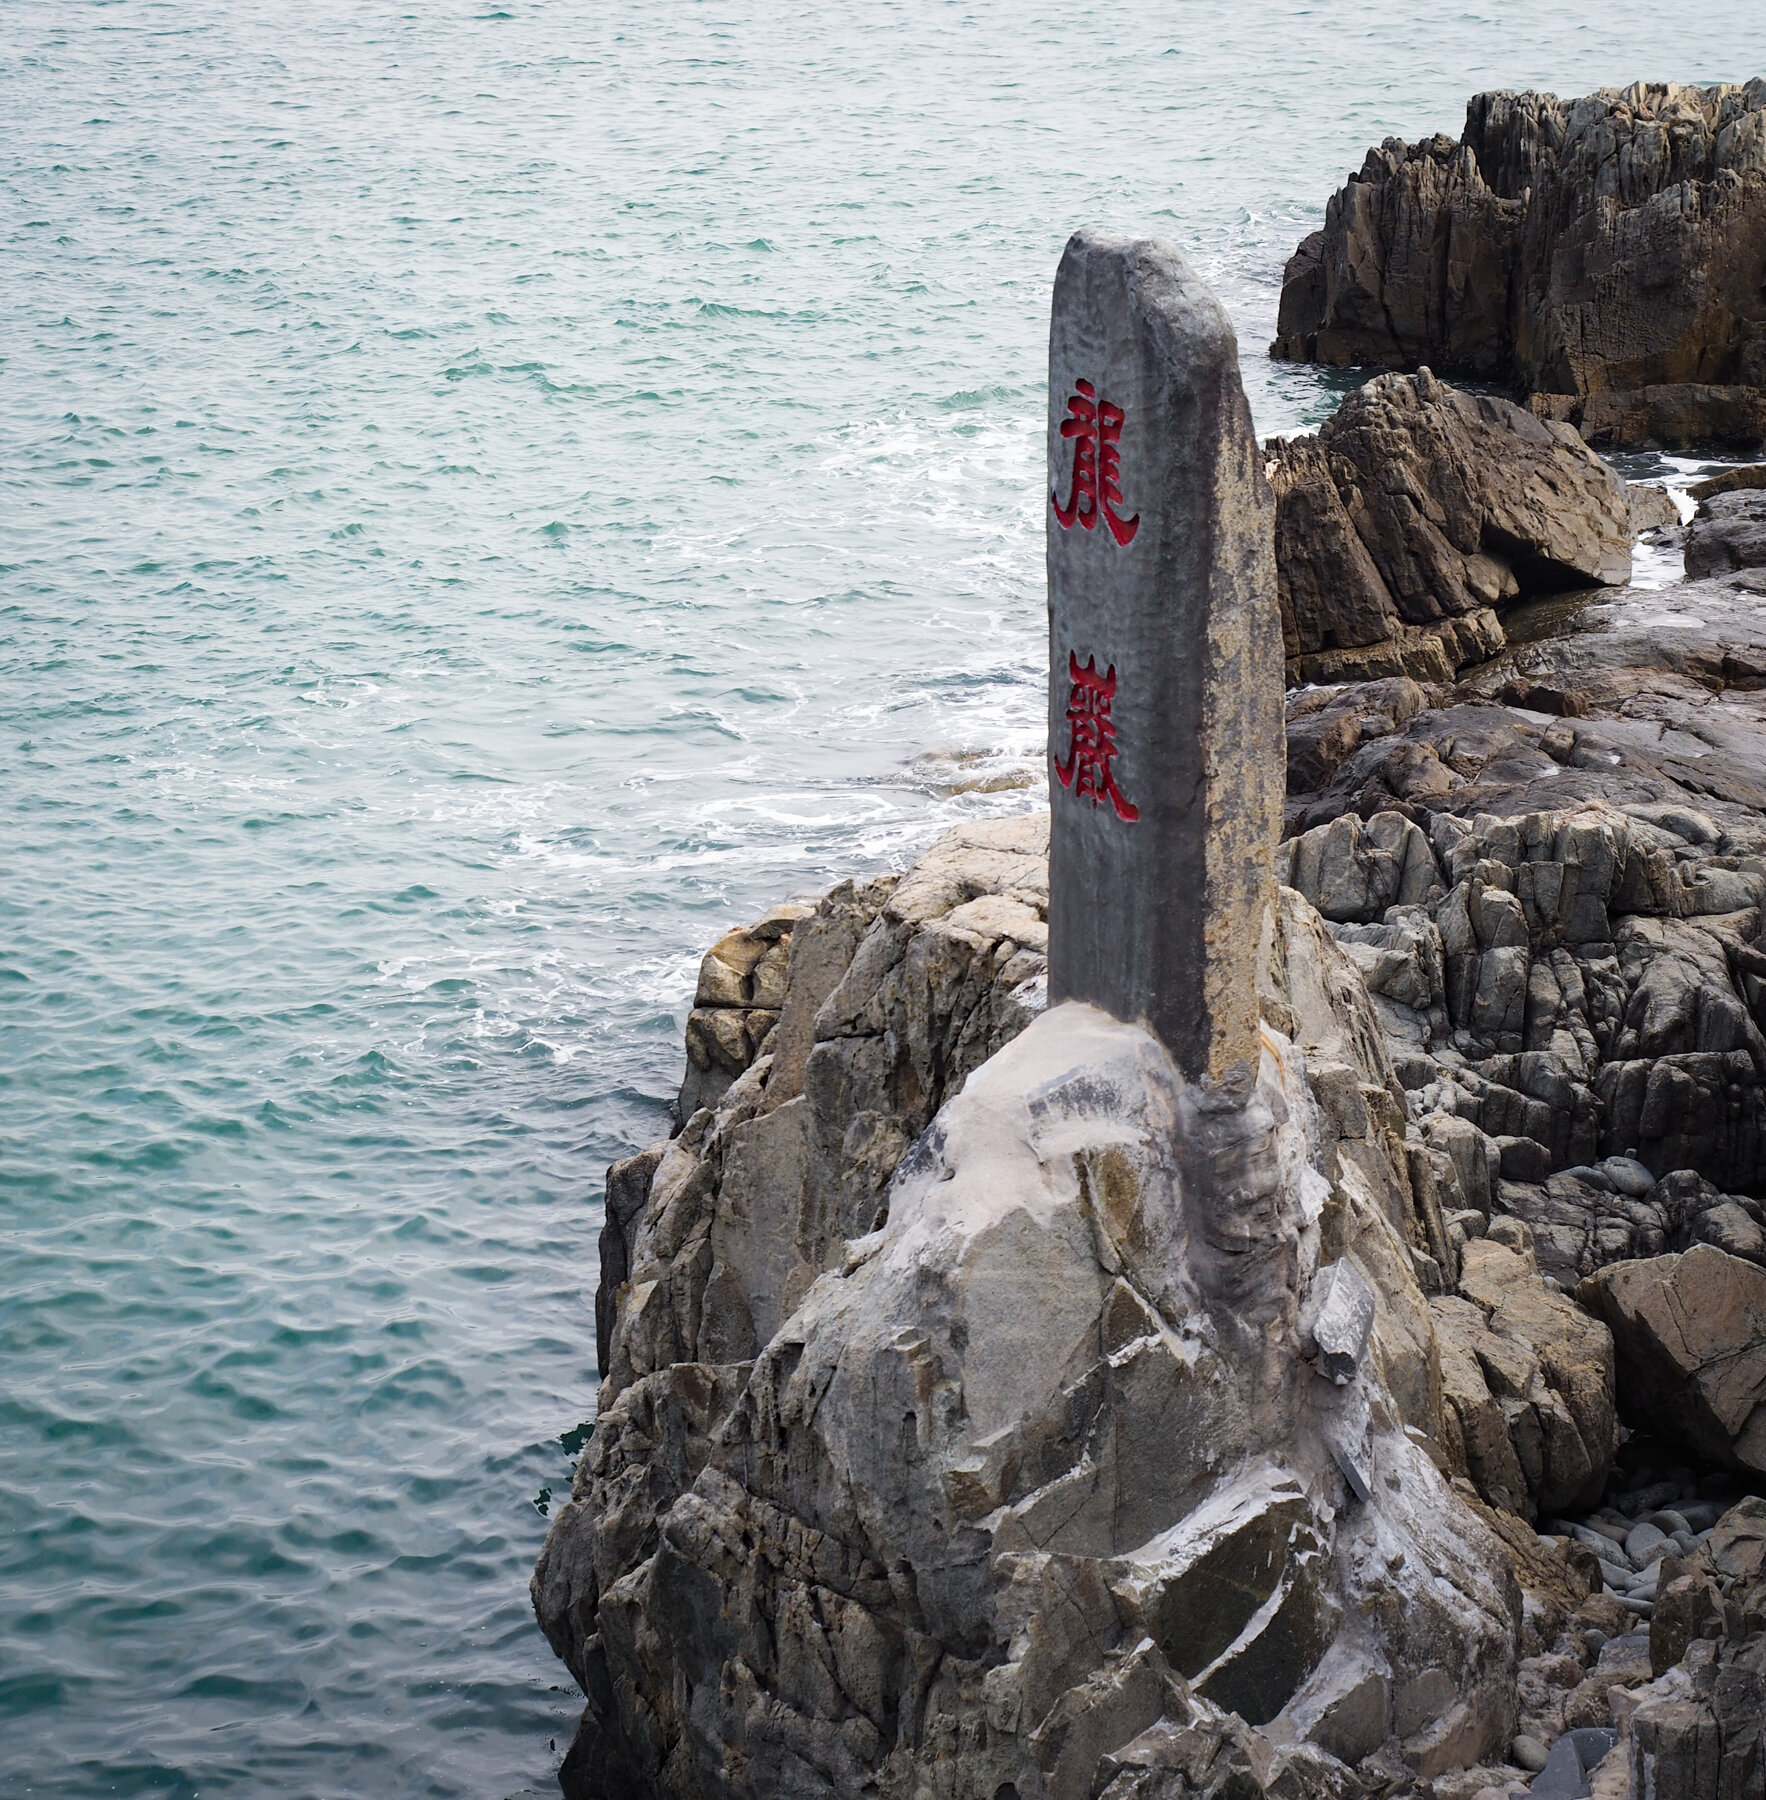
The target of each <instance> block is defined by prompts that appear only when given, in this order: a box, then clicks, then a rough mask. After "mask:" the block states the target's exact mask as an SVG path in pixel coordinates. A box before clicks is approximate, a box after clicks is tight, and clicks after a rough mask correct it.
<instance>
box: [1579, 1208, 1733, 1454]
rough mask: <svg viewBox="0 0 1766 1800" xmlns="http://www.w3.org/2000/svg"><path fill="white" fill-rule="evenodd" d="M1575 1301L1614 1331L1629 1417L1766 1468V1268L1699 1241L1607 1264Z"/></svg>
mask: <svg viewBox="0 0 1766 1800" xmlns="http://www.w3.org/2000/svg"><path fill="white" fill-rule="evenodd" d="M1577 1297H1578V1298H1579V1299H1580V1300H1581V1302H1582V1304H1583V1305H1584V1306H1585V1307H1587V1308H1588V1309H1589V1311H1591V1312H1593V1313H1594V1314H1595V1315H1596V1316H1597V1317H1599V1318H1601V1319H1603V1320H1605V1322H1606V1323H1607V1325H1608V1326H1609V1327H1610V1328H1611V1330H1612V1333H1613V1340H1614V1346H1615V1353H1616V1357H1617V1363H1618V1371H1619V1394H1620V1402H1621V1404H1622V1405H1623V1407H1624V1408H1625V1410H1626V1411H1627V1413H1628V1414H1630V1415H1632V1416H1635V1417H1640V1418H1647V1419H1650V1420H1651V1421H1653V1422H1654V1424H1655V1425H1656V1427H1657V1429H1658V1430H1660V1431H1661V1432H1662V1433H1663V1434H1664V1435H1666V1436H1668V1437H1670V1438H1673V1439H1675V1440H1677V1441H1679V1442H1681V1443H1684V1444H1686V1445H1688V1446H1689V1447H1690V1448H1691V1449H1693V1450H1695V1451H1696V1452H1697V1453H1698V1454H1699V1455H1700V1456H1702V1457H1704V1458H1705V1459H1706V1460H1707V1461H1708V1462H1711V1463H1715V1464H1718V1465H1720V1466H1722V1465H1727V1466H1731V1467H1740V1468H1745V1469H1752V1470H1754V1471H1755V1472H1756V1473H1762V1474H1766V1269H1761V1268H1759V1267H1758V1266H1757V1265H1755V1264H1753V1263H1748V1262H1743V1261H1742V1260H1741V1259H1740V1258H1739V1257H1734V1256H1727V1255H1725V1254H1724V1253H1723V1252H1722V1251H1721V1250H1717V1249H1715V1248H1713V1247H1712V1246H1710V1245H1708V1244H1699V1245H1696V1246H1695V1247H1694V1248H1693V1249H1691V1250H1688V1251H1686V1252H1684V1253H1683V1254H1681V1255H1677V1256H1658V1257H1652V1258H1649V1259H1647V1260H1644V1261H1638V1262H1624V1263H1617V1264H1614V1265H1613V1266H1612V1267H1610V1268H1606V1269H1602V1270H1600V1271H1598V1272H1597V1273H1596V1274H1593V1275H1591V1276H1589V1277H1588V1279H1587V1280H1585V1281H1584V1282H1583V1283H1582V1284H1581V1286H1580V1288H1579V1289H1578V1290H1577Z"/></svg>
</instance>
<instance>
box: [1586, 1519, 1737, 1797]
mask: <svg viewBox="0 0 1766 1800" xmlns="http://www.w3.org/2000/svg"><path fill="white" fill-rule="evenodd" d="M1649 1649H1650V1666H1651V1669H1652V1671H1653V1673H1654V1676H1655V1679H1654V1680H1653V1681H1651V1682H1650V1683H1649V1684H1648V1685H1647V1686H1643V1687H1640V1688H1638V1689H1636V1690H1634V1691H1633V1692H1632V1693H1631V1694H1629V1695H1627V1696H1625V1703H1624V1706H1623V1707H1622V1708H1620V1709H1616V1710H1617V1711H1618V1716H1619V1718H1620V1723H1621V1727H1622V1730H1623V1733H1624V1741H1623V1743H1622V1744H1621V1750H1622V1752H1623V1760H1624V1763H1625V1767H1626V1770H1627V1772H1628V1774H1629V1777H1630V1782H1631V1787H1630V1793H1629V1795H1627V1796H1626V1800H1630V1796H1631V1795H1650V1796H1653V1797H1655V1800H1742V1797H1743V1796H1751V1795H1754V1794H1758V1793H1759V1792H1760V1791H1761V1785H1762V1783H1763V1782H1766V1501H1762V1500H1759V1499H1750V1500H1744V1501H1742V1502H1741V1503H1740V1504H1739V1505H1738V1506H1735V1507H1733V1508H1731V1509H1730V1510H1729V1511H1728V1512H1727V1513H1725V1514H1724V1516H1723V1517H1722V1518H1721V1519H1720V1520H1719V1521H1718V1522H1717V1524H1716V1526H1715V1527H1714V1528H1713V1529H1712V1531H1711V1532H1710V1535H1709V1536H1708V1537H1707V1538H1706V1540H1705V1541H1704V1543H1702V1544H1701V1545H1700V1546H1699V1547H1698V1549H1697V1550H1696V1551H1695V1552H1694V1553H1693V1554H1692V1555H1690V1556H1688V1557H1685V1558H1680V1557H1677V1556H1676V1557H1669V1558H1667V1559H1665V1561H1664V1565H1663V1574H1662V1582H1661V1593H1660V1597H1659V1598H1658V1600H1657V1603H1656V1610H1655V1617H1654V1619H1653V1620H1652V1621H1651V1625H1650V1640H1649Z"/></svg>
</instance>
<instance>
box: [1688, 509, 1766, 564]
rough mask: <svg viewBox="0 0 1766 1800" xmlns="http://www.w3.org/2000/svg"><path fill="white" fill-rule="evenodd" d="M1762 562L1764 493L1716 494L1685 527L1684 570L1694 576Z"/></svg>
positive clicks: (1765, 558) (1765, 531)
mask: <svg viewBox="0 0 1766 1800" xmlns="http://www.w3.org/2000/svg"><path fill="white" fill-rule="evenodd" d="M1762 564H1766V493H1762V492H1760V491H1758V490H1754V491H1751V492H1750V491H1745V490H1744V491H1742V492H1740V493H1728V494H1716V495H1713V496H1712V497H1711V498H1710V499H1709V500H1705V501H1701V502H1700V505H1699V509H1698V512H1697V513H1696V514H1694V516H1693V520H1692V523H1691V524H1690V525H1688V526H1687V528H1686V572H1687V574H1688V575H1690V576H1693V577H1695V578H1697V577H1699V576H1703V575H1723V574H1727V573H1728V572H1729V571H1730V570H1732V569H1753V568H1758V567H1760V566H1761V565H1762Z"/></svg>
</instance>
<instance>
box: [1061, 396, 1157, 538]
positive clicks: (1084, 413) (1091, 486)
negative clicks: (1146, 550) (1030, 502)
mask: <svg viewBox="0 0 1766 1800" xmlns="http://www.w3.org/2000/svg"><path fill="white" fill-rule="evenodd" d="M1077 387H1078V392H1077V393H1075V394H1074V395H1073V397H1072V398H1071V399H1070V400H1069V401H1068V402H1067V411H1068V413H1069V414H1070V415H1071V417H1069V418H1065V419H1063V420H1062V421H1061V436H1062V437H1064V438H1071V439H1072V440H1073V483H1072V487H1071V489H1070V490H1069V492H1068V495H1067V504H1066V505H1065V506H1063V505H1062V504H1061V501H1060V490H1059V489H1056V490H1055V492H1053V493H1051V494H1050V495H1049V503H1050V505H1052V506H1053V507H1054V509H1055V517H1056V518H1057V519H1058V520H1059V521H1060V523H1061V529H1062V530H1063V531H1071V530H1072V529H1073V526H1074V524H1075V522H1077V523H1078V525H1079V526H1080V529H1081V530H1084V531H1090V530H1091V529H1092V528H1093V527H1094V526H1095V525H1096V524H1097V522H1098V520H1099V519H1100V518H1102V519H1103V521H1104V523H1105V524H1106V525H1107V526H1109V528H1110V535H1111V537H1113V538H1114V539H1115V540H1116V542H1117V543H1118V544H1127V543H1128V542H1129V541H1130V540H1131V539H1132V538H1133V536H1134V534H1135V533H1136V532H1137V531H1138V530H1139V529H1140V523H1141V516H1140V514H1139V513H1136V514H1135V515H1134V517H1133V518H1132V519H1124V518H1122V517H1121V516H1120V514H1119V512H1118V511H1117V509H1118V508H1119V507H1121V506H1122V505H1123V499H1122V421H1123V418H1124V417H1125V415H1124V413H1123V411H1122V408H1121V407H1120V406H1114V405H1112V404H1111V403H1110V402H1109V401H1108V400H1100V399H1099V398H1098V390H1097V389H1096V388H1095V387H1093V386H1092V384H1091V383H1090V382H1089V381H1081V382H1079V383H1078V384H1077Z"/></svg>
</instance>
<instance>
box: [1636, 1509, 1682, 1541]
mask: <svg viewBox="0 0 1766 1800" xmlns="http://www.w3.org/2000/svg"><path fill="white" fill-rule="evenodd" d="M1644 1523H1645V1524H1646V1525H1653V1526H1655V1528H1656V1530H1658V1531H1665V1532H1667V1534H1668V1535H1669V1537H1672V1536H1673V1535H1674V1534H1675V1532H1677V1531H1691V1530H1692V1521H1691V1520H1690V1519H1688V1518H1686V1517H1684V1516H1683V1515H1682V1514H1680V1513H1677V1512H1675V1511H1674V1510H1673V1509H1672V1508H1671V1507H1663V1508H1662V1510H1661V1511H1660V1512H1653V1513H1651V1514H1650V1516H1649V1517H1648V1518H1647V1519H1645V1520H1644Z"/></svg>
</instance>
